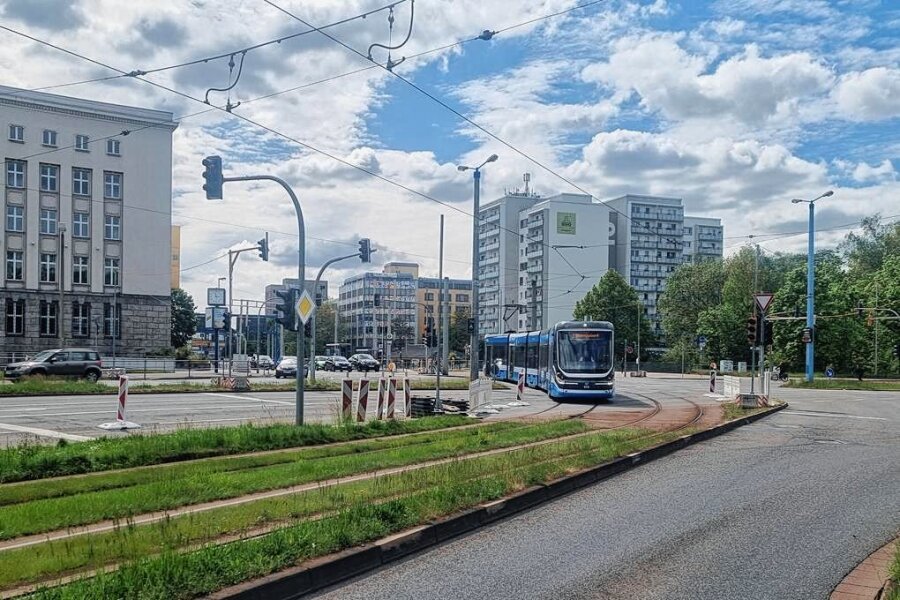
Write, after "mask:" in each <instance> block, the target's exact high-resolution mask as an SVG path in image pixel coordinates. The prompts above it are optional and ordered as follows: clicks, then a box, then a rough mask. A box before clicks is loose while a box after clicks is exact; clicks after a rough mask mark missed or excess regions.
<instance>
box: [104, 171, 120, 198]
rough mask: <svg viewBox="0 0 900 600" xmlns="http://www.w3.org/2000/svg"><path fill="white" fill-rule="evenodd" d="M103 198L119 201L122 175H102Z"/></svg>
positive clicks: (105, 173) (107, 173)
mask: <svg viewBox="0 0 900 600" xmlns="http://www.w3.org/2000/svg"><path fill="white" fill-rule="evenodd" d="M103 197H104V198H109V199H111V200H120V199H121V198H122V174H121V173H110V172H109V171H106V172H104V173H103Z"/></svg>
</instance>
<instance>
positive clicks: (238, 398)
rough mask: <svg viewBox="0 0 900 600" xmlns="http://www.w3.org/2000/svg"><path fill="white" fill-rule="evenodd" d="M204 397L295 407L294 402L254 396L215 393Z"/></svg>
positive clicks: (208, 393) (206, 394)
mask: <svg viewBox="0 0 900 600" xmlns="http://www.w3.org/2000/svg"><path fill="white" fill-rule="evenodd" d="M203 395H204V396H215V397H217V398H232V399H234V400H255V401H256V402H271V403H272V404H284V405H287V406H294V403H293V402H285V401H283V400H267V399H265V398H254V397H253V396H238V395H236V394H217V393H214V392H206V393H204V394H203Z"/></svg>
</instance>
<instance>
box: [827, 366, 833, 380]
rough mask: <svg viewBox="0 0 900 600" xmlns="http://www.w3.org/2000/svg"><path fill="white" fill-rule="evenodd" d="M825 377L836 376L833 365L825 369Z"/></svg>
mask: <svg viewBox="0 0 900 600" xmlns="http://www.w3.org/2000/svg"><path fill="white" fill-rule="evenodd" d="M825 377H827V378H828V379H831V378H832V377H834V369H832V368H831V367H828V368H827V369H825Z"/></svg>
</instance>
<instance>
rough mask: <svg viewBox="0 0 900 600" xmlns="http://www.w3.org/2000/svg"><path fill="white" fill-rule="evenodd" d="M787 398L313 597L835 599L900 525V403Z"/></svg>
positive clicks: (855, 397) (803, 394)
mask: <svg viewBox="0 0 900 600" xmlns="http://www.w3.org/2000/svg"><path fill="white" fill-rule="evenodd" d="M670 383H671V382H670ZM673 387H677V386H675V385H669V386H668V388H669V389H670V390H671V389H672V388H673ZM781 395H782V396H788V399H789V400H790V402H791V407H790V408H789V409H788V410H784V411H782V412H780V413H778V414H776V415H773V416H771V417H768V418H766V419H764V420H762V421H760V422H757V423H755V424H753V425H750V426H747V427H743V428H741V429H739V430H737V431H735V432H732V433H729V434H726V435H724V436H721V437H719V438H716V439H714V440H711V441H709V442H704V443H701V444H698V445H695V446H692V447H690V448H688V449H685V450H683V451H680V452H678V453H676V454H674V455H672V456H669V457H666V458H663V459H661V460H658V461H656V462H653V463H650V464H647V465H644V466H641V467H639V468H637V469H635V470H633V471H630V472H628V473H626V474H623V475H621V476H619V477H616V478H614V479H611V480H608V481H606V482H603V483H601V484H598V485H595V486H592V487H590V488H588V489H585V490H582V491H580V492H577V493H575V494H572V495H570V496H568V497H565V498H563V499H560V500H558V501H555V502H553V503H550V504H547V505H545V506H543V507H540V508H538V509H535V510H532V511H529V512H527V513H524V514H522V515H520V516H518V517H516V518H514V519H511V520H508V521H505V522H502V523H499V524H496V525H494V526H491V527H488V528H486V529H483V530H480V531H478V532H475V533H473V534H470V535H467V536H465V537H463V538H460V539H457V540H455V541H452V542H450V543H448V544H445V545H443V546H440V547H438V548H435V549H433V550H431V551H429V552H426V553H424V554H422V555H419V556H416V557H413V558H410V559H407V560H405V561H403V562H400V563H397V564H394V565H393V566H389V567H387V568H384V569H382V570H380V571H377V572H375V573H372V574H370V575H369V576H366V577H362V578H358V579H356V580H354V581H351V582H348V583H346V584H344V585H342V586H339V587H337V588H335V589H331V590H326V591H325V592H324V593H321V594H319V595H317V596H316V597H317V598H320V599H322V600H325V599H328V600H339V599H340V600H352V599H356V598H358V599H365V600H373V599H376V600H377V599H379V598H384V599H386V600H387V599H390V600H397V599H406V598H409V599H413V598H415V599H418V598H429V599H442V598H447V599H457V598H471V599H481V598H484V599H491V600H501V599H507V598H508V599H510V600H521V599H522V598H529V599H532V598H534V599H548V600H550V599H553V600H557V599H560V598H566V599H589V598H590V599H601V598H602V599H613V598H616V599H618V598H621V599H626V598H627V599H635V598H637V599H641V600H654V599H666V600H672V599H682V598H683V599H692V600H696V599H705V598H708V599H710V600H712V599H716V600H721V599H726V598H742V599H743V598H752V599H768V598H771V599H773V600H775V599H777V600H784V599H807V598H808V599H817V600H821V599H824V598H827V597H828V596H829V594H830V591H831V590H832V589H833V588H834V586H835V585H837V583H838V582H839V581H840V580H841V578H842V577H843V576H844V575H845V574H846V573H847V572H848V571H850V570H851V569H852V568H853V567H854V566H855V565H856V564H857V563H858V562H860V561H861V560H862V559H864V558H865V557H866V556H867V555H868V554H869V553H870V552H872V551H873V550H875V549H877V548H878V547H880V546H881V545H883V544H884V543H885V542H887V541H888V540H889V539H891V538H892V537H893V536H894V535H896V534H897V532H898V528H900V435H898V433H897V432H898V431H900V402H898V400H900V394H896V393H894V394H890V393H885V394H879V393H865V392H859V393H846V392H817V391H805V390H804V391H799V390H797V391H790V392H788V390H784V393H782V394H781Z"/></svg>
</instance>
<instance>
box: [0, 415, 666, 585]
mask: <svg viewBox="0 0 900 600" xmlns="http://www.w3.org/2000/svg"><path fill="white" fill-rule="evenodd" d="M676 436H677V434H663V436H662V437H660V436H659V435H653V436H647V435H645V434H644V432H642V431H640V430H620V431H614V432H598V433H594V434H591V435H589V436H585V437H581V438H577V439H573V440H567V441H560V442H556V443H551V444H547V445H544V446H539V447H531V448H526V449H522V450H514V451H512V452H510V453H506V454H502V455H493V456H485V457H480V458H475V459H471V460H466V461H459V462H453V463H449V464H443V465H437V466H433V467H427V468H425V469H422V470H418V471H409V472H403V473H398V474H395V475H390V476H387V477H384V478H378V479H371V480H367V481H362V482H354V483H348V484H344V485H341V486H338V487H334V488H326V489H323V490H315V491H309V492H304V493H300V494H296V495H292V496H289V497H284V498H277V499H266V500H260V501H256V502H253V503H249V504H245V505H241V506H233V507H223V508H219V509H216V510H214V511H210V512H208V513H201V514H197V515H186V516H183V517H176V518H173V519H171V520H167V521H163V522H158V523H154V524H151V525H146V526H137V527H122V528H120V529H117V530H115V531H112V532H106V533H103V534H96V535H91V536H82V537H79V538H74V539H70V540H59V541H55V542H50V543H46V544H42V545H40V546H39V547H30V548H24V549H21V550H10V551H7V552H3V553H0V588H2V589H9V588H10V587H13V586H16V585H19V586H21V585H23V584H29V583H34V582H37V581H40V580H41V579H42V578H43V579H47V578H52V577H58V576H59V575H61V574H64V573H68V572H72V571H75V570H84V569H89V570H96V569H99V568H103V567H105V566H107V565H110V564H115V563H121V562H123V561H128V560H139V559H142V558H143V559H146V558H147V557H150V556H154V555H157V554H159V553H160V552H168V553H169V554H168V556H169V558H170V560H173V561H176V562H179V561H186V562H190V559H189V558H185V556H184V555H177V554H174V552H175V551H179V550H181V551H184V550H185V549H186V548H189V547H196V546H197V545H200V544H203V543H208V542H211V541H216V540H217V538H219V539H221V538H222V537H223V536H230V537H228V538H227V539H228V540H233V539H235V537H238V538H241V539H242V538H243V536H246V535H253V534H258V533H259V532H260V527H261V526H267V525H269V526H276V527H277V526H279V525H280V526H283V527H294V526H296V525H297V522H298V520H301V519H308V518H310V517H312V516H320V517H322V518H323V520H326V521H327V520H329V519H333V518H335V515H336V513H338V511H348V510H353V509H354V508H355V507H356V508H358V507H359V506H364V505H369V506H372V505H375V504H378V503H382V504H384V503H388V504H389V503H391V502H392V501H395V500H397V499H398V498H403V497H412V498H416V497H418V496H420V494H419V493H421V492H422V491H423V490H427V489H436V490H441V493H443V494H446V495H447V496H448V498H447V499H448V500H451V501H453V499H454V498H456V495H457V494H459V492H460V490H464V489H466V488H467V486H470V485H473V484H474V485H476V487H478V486H480V485H482V484H483V483H485V482H486V483H487V484H488V486H487V488H483V489H491V490H494V491H496V492H497V493H498V496H491V497H482V498H479V500H481V501H484V500H489V499H493V498H494V497H499V495H505V494H507V493H510V492H512V491H515V490H517V489H521V488H522V487H524V486H526V485H532V484H535V483H541V482H546V481H549V480H551V479H555V478H558V477H560V476H562V475H565V474H567V473H569V472H572V471H577V470H581V469H584V468H586V467H589V466H594V465H596V464H599V463H602V462H604V461H607V460H610V459H612V458H614V457H617V456H621V455H624V454H626V453H628V452H632V451H634V450H637V449H640V448H642V447H646V446H648V445H652V444H656V443H659V442H661V441H665V440H666V439H672V438H674V437H676ZM470 505H471V504H469V503H467V502H464V503H463V504H462V505H458V504H452V505H451V506H445V507H444V508H443V509H440V510H438V511H437V512H436V513H431V514H426V515H425V518H426V519H427V518H435V517H439V516H444V515H446V514H447V513H449V512H453V510H458V509H460V508H465V507H467V506H470ZM418 522H421V521H418ZM276 534H277V532H276ZM316 547H318V544H316ZM201 552H202V550H201ZM324 552H326V551H322V553H324ZM300 558H304V557H302V556H301V557H300ZM287 564H290V563H287ZM287 564H285V565H281V566H287ZM129 568H133V567H126V570H127V569H129ZM276 568H278V567H276ZM252 576H256V575H252ZM105 577H107V576H104V578H105ZM98 581H99V580H98ZM79 585H81V584H79ZM226 585H227V583H226ZM76 587H77V586H75V587H72V588H70V589H72V590H74V589H75V588H76ZM61 589H62V588H61ZM93 589H94V590H96V589H97V588H93ZM206 591H211V590H206ZM167 593H171V592H167ZM200 593H203V592H200ZM63 594H65V592H63ZM53 597H57V596H53ZM58 597H70V596H67V595H62V596H58ZM71 597H79V596H71ZM161 597H162V596H161ZM164 597H169V596H164ZM172 597H176V596H172ZM183 597H189V596H183Z"/></svg>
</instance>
